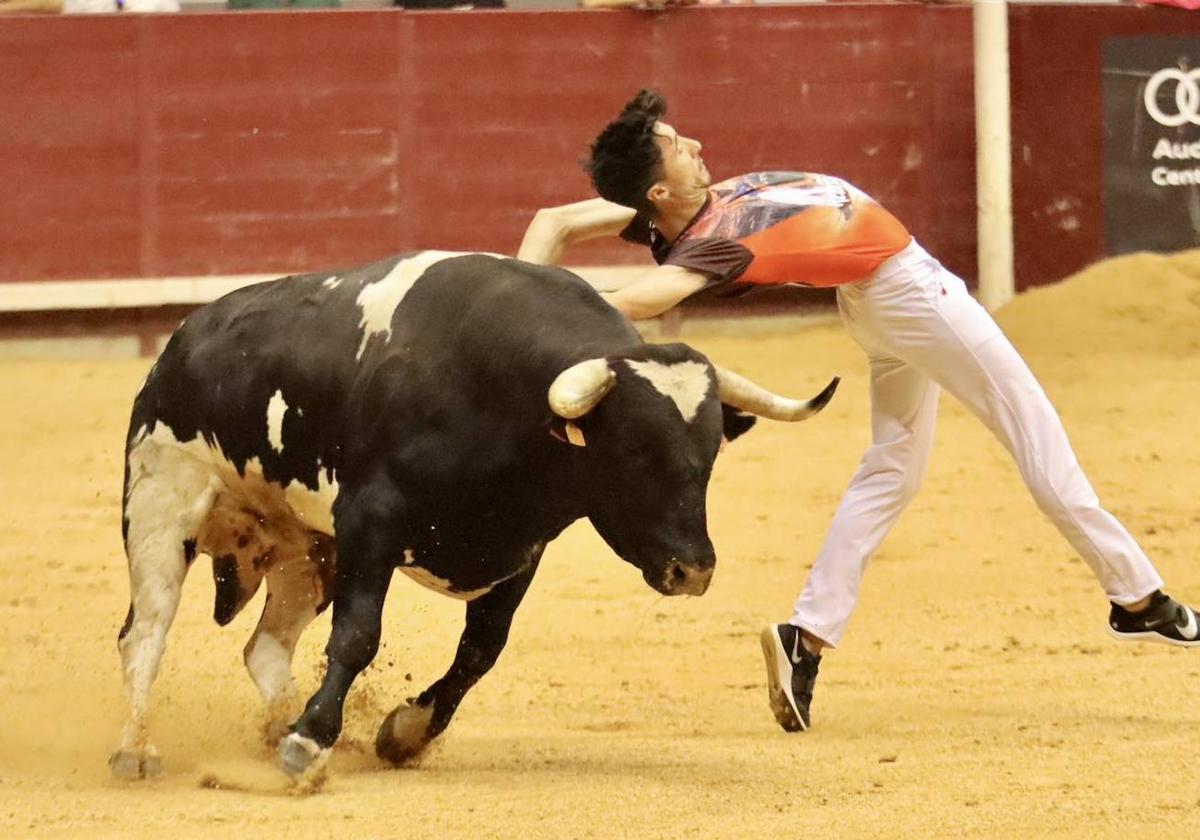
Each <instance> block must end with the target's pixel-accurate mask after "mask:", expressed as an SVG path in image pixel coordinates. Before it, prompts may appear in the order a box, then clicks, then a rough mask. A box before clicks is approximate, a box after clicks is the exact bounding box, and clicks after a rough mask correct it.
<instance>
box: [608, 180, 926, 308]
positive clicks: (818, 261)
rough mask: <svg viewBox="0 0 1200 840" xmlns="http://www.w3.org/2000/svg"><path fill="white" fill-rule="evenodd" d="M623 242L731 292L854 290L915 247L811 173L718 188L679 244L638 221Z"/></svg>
mask: <svg viewBox="0 0 1200 840" xmlns="http://www.w3.org/2000/svg"><path fill="white" fill-rule="evenodd" d="M621 235H622V236H623V237H624V238H625V239H627V240H629V241H631V242H638V243H640V244H643V245H649V246H650V249H651V252H652V253H653V254H654V259H655V261H656V262H658V264H659V265H677V266H680V267H682V268H687V269H690V270H692V271H696V272H699V273H702V274H705V275H707V276H708V277H709V278H710V282H709V284H708V286H707V287H706V288H713V287H718V286H720V287H725V288H723V289H722V292H727V293H737V292H741V291H748V290H749V289H750V288H751V287H753V286H776V285H784V284H798V285H802V286H817V287H828V286H840V285H841V284H843V283H853V282H855V281H856V280H862V279H864V278H866V277H869V276H870V275H871V274H872V273H873V272H874V271H875V269H877V268H879V266H880V265H882V264H883V262H884V261H885V260H887V259H888V258H889V257H892V256H894V255H895V254H898V253H899V252H900V251H902V250H904V248H905V247H907V245H908V244H909V243H910V242H911V241H912V235H911V234H910V233H909V232H908V231H907V230H906V229H905V227H904V226H903V225H902V224H900V222H899V221H897V220H896V217H895V216H893V215H892V214H891V213H889V212H888V211H887V210H885V209H883V207H881V206H880V205H879V204H877V203H876V202H875V201H874V200H872V199H871V197H870V196H868V195H867V194H866V193H864V192H863V191H862V190H859V189H858V188H856V187H854V186H852V185H851V184H849V183H847V182H846V181H843V180H841V179H840V178H834V177H832V176H829V175H817V174H813V173H807V172H753V173H751V174H749V175H741V176H739V177H737V178H730V179H729V180H727V181H722V182H720V183H719V184H714V185H713V186H711V187H709V190H708V199H707V200H706V201H705V204H704V206H703V207H702V208H701V209H700V212H698V213H697V214H696V216H695V217H694V218H693V219H692V220H691V222H689V223H688V226H687V227H686V228H684V230H683V232H682V233H680V234H679V236H678V237H676V238H675V241H674V242H668V241H667V240H666V238H665V237H663V235H662V234H661V233H659V232H658V230H656V229H655V228H654V227H653V226H652V225H650V223H649V222H648V220H646V219H645V218H644V217H642V216H641V215H639V216H638V217H636V218H635V219H634V220H633V222H631V223H630V225H629V227H627V228H626V229H625V231H624V232H623V233H622V234H621Z"/></svg>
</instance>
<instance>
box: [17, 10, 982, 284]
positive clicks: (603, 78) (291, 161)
mask: <svg viewBox="0 0 1200 840" xmlns="http://www.w3.org/2000/svg"><path fill="white" fill-rule="evenodd" d="M970 33H971V12H970V9H969V8H965V7H939V6H925V5H920V4H888V5H833V6H824V5H821V6H794V7H760V8H747V7H740V8H707V9H699V8H693V9H676V10H672V11H670V12H668V13H663V14H653V13H639V12H631V11H620V12H575V11H566V12H538V13H521V12H475V13H433V12H430V13H404V12H393V11H379V12H306V13H295V14H293V13H286V12H281V13H251V12H243V13H235V14H211V15H177V16H111V17H87V18H71V17H66V18H54V19H44V18H20V19H17V18H9V19H3V20H0V120H2V122H0V138H2V141H3V142H2V143H0V145H2V147H3V150H4V152H3V154H0V184H3V190H2V191H0V280H30V279H38V278H77V277H136V276H164V275H181V274H222V273H240V272H275V271H279V272H282V271H288V270H298V269H316V268H320V267H329V266H336V265H344V264H352V263H357V262H363V261H366V260H370V259H373V258H375V257H379V256H382V255H385V254H388V253H393V252H396V251H400V250H403V249H407V248H413V247H437V248H448V249H488V250H495V251H501V252H513V251H514V250H515V249H516V247H517V245H518V244H519V242H520V238H521V235H522V233H523V231H524V228H525V225H526V224H527V223H528V221H529V219H530V217H531V216H532V214H533V212H534V210H535V209H536V208H538V207H540V206H544V205H548V204H554V203H563V202H567V201H573V200H577V199H579V198H585V197H588V195H589V190H588V185H587V182H586V180H585V178H584V176H583V175H582V173H581V172H580V170H579V168H578V165H577V161H578V159H579V158H580V156H581V155H582V154H583V152H584V150H585V147H586V144H587V142H588V141H589V140H590V139H591V138H592V136H593V135H594V133H595V132H596V131H597V130H598V129H599V128H600V127H601V126H602V125H603V123H604V122H605V121H606V119H607V118H608V117H609V116H610V115H611V114H612V113H614V112H615V110H616V109H617V108H619V106H620V105H621V103H622V102H623V101H624V99H625V98H626V97H628V96H629V95H631V94H632V93H633V92H634V91H636V90H637V88H638V87H640V86H642V85H653V86H656V87H658V88H660V89H661V90H663V91H664V92H665V93H667V94H668V96H669V97H670V98H671V101H672V107H673V111H672V115H671V119H672V121H673V122H674V123H675V124H676V125H677V126H678V127H679V128H680V129H681V130H683V131H684V132H685V133H689V134H691V135H692V136H697V137H699V138H700V139H701V140H702V141H703V142H704V144H705V148H706V151H705V158H706V160H707V161H708V164H709V167H710V169H711V170H712V171H713V174H714V176H716V177H718V178H719V177H723V176H728V175H734V174H737V173H740V172H744V171H749V170H753V169H766V168H777V169H778V168H793V169H813V170H816V171H825V172H831V173H835V174H840V175H844V176H846V177H848V178H849V179H850V180H852V181H854V182H856V183H857V184H859V186H861V187H862V188H864V189H865V190H867V191H868V192H870V193H872V194H873V195H875V196H876V197H877V198H878V199H879V200H881V201H883V202H884V203H885V204H887V205H888V206H889V207H891V208H892V209H893V210H894V211H895V212H896V213H897V214H898V215H899V216H900V217H901V218H903V219H904V220H905V221H906V222H907V223H908V225H909V226H910V227H911V228H912V230H913V231H914V232H915V233H916V234H917V235H918V236H919V237H921V238H922V239H923V240H924V241H925V242H926V243H927V244H929V245H930V246H931V247H932V248H933V249H935V250H936V251H937V252H938V253H939V254H940V255H941V256H942V258H943V260H944V261H945V262H946V263H948V264H949V265H950V266H951V267H953V268H955V269H956V270H958V271H960V272H963V273H964V274H966V275H968V276H973V275H974V268H975V265H974V264H975V245H974V242H975V210H974V134H973V131H974V130H973V96H972V74H971V47H970ZM644 259H645V255H644V254H642V253H641V251H640V250H638V249H633V248H632V247H631V246H625V245H622V244H613V243H608V244H605V245H602V246H600V245H591V246H589V247H588V248H587V249H586V250H584V249H581V251H580V252H578V253H576V254H574V255H573V259H572V262H575V263H577V264H578V263H588V262H591V263H600V262H632V261H640V260H644Z"/></svg>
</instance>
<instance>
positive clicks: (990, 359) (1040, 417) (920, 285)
mask: <svg viewBox="0 0 1200 840" xmlns="http://www.w3.org/2000/svg"><path fill="white" fill-rule="evenodd" d="M665 114H666V102H665V101H664V100H663V98H662V97H661V96H659V95H657V94H655V93H653V92H651V91H642V92H640V93H639V94H638V95H637V96H636V97H635V98H634V99H633V100H631V101H630V102H629V103H628V104H627V105H626V106H625V108H624V109H623V110H622V111H621V113H620V115H619V116H618V117H617V118H616V119H615V120H613V121H612V122H611V123H610V124H609V125H608V126H607V127H606V128H605V129H604V131H603V132H601V134H600V136H599V137H598V138H597V139H596V141H595V143H594V144H593V145H592V150H591V151H592V156H591V160H590V162H589V164H588V168H589V171H590V174H591V177H592V183H593V184H594V186H595V188H596V191H597V192H598V193H599V194H600V195H601V196H602V198H600V199H593V200H591V201H583V202H579V203H577V204H571V205H567V206H565V207H558V208H548V209H546V210H542V211H539V212H538V214H537V215H536V217H535V218H534V221H533V223H532V224H531V225H530V227H529V230H528V231H527V233H526V235H525V239H524V241H523V242H522V244H521V250H520V254H519V256H520V257H521V258H522V259H525V260H529V261H531V262H555V261H557V260H558V258H559V256H560V255H561V253H562V251H563V249H564V248H565V247H566V246H567V245H568V244H570V243H572V242H577V241H581V240H584V239H589V238H592V237H596V236H603V235H616V234H620V235H621V236H622V237H624V238H626V239H629V240H632V241H635V242H641V243H644V244H647V245H649V246H650V248H651V250H652V252H653V254H654V258H655V260H656V262H657V263H658V264H659V267H658V268H654V269H650V270H648V271H647V273H646V274H645V275H644V276H643V277H641V278H639V279H638V280H637V281H635V282H634V283H632V284H630V285H629V286H627V287H625V288H623V289H621V290H619V291H616V292H612V293H610V294H608V295H606V298H607V300H608V301H609V302H610V303H611V304H612V305H613V306H614V307H616V308H617V309H619V310H620V311H621V312H623V313H624V314H625V315H626V316H627V317H629V318H631V319H638V318H651V317H654V316H655V315H658V314H660V313H662V312H664V311H666V310H668V309H670V308H671V307H673V306H674V305H675V304H677V303H679V302H680V301H682V300H684V299H686V298H688V297H691V296H692V295H694V294H696V293H698V292H701V291H704V290H706V289H715V290H717V292H723V291H724V292H737V291H742V290H745V289H749V288H752V287H753V286H757V285H762V286H770V285H777V284H784V283H794V284H800V285H806V286H815V287H830V286H833V287H836V289H837V300H838V308H839V310H840V312H841V316H842V320H843V322H844V323H845V325H846V327H847V329H848V330H849V332H850V335H851V336H852V337H853V338H854V340H855V341H856V342H857V343H858V344H859V345H860V346H861V347H862V348H863V350H864V352H865V353H866V354H867V359H868V362H869V365H870V383H871V384H870V388H871V431H872V445H871V447H870V448H869V449H868V450H867V453H866V455H865V456H864V457H863V460H862V463H861V465H860V466H859V468H858V471H857V472H856V473H855V475H854V477H853V479H852V480H851V482H850V486H849V488H848V489H847V490H846V492H845V495H844V496H843V497H842V500H841V502H840V504H839V505H838V508H837V511H836V513H835V514H834V517H833V522H832V525H831V526H830V529H829V533H828V535H827V536H826V539H825V543H824V545H823V547H822V548H821V550H820V552H819V554H818V555H817V559H816V562H815V563H814V565H813V569H812V573H811V574H810V576H809V579H808V582H807V584H806V585H805V588H804V591H803V593H802V594H801V595H800V598H799V600H798V601H797V603H796V610H795V614H794V615H793V616H792V618H791V619H790V621H788V622H787V623H786V624H773V625H770V626H768V627H766V628H765V629H764V630H763V632H762V643H763V653H764V655H765V657H766V661H767V675H768V681H769V684H770V697H771V706H772V709H773V711H774V713H775V717H776V719H777V720H778V721H779V724H780V725H781V726H782V727H783V728H784V729H785V730H788V731H789V732H791V731H798V730H806V729H808V728H809V725H810V716H809V707H810V704H811V702H812V691H813V685H814V683H815V681H816V676H817V667H818V665H819V664H820V661H821V651H822V649H823V648H824V647H833V646H836V645H837V643H838V642H839V641H840V640H841V638H842V634H843V632H844V630H845V628H846V624H847V622H848V620H849V618H850V613H851V611H852V610H853V608H854V604H855V601H856V600H857V598H858V589H859V583H860V581H861V579H862V574H863V571H864V569H865V567H866V564H867V560H868V559H869V558H870V557H871V555H872V553H873V552H874V551H875V549H876V548H878V546H879V544H880V543H881V542H882V541H883V538H884V536H885V535H886V534H887V533H888V531H889V530H890V529H891V527H892V526H893V525H894V524H895V522H896V520H897V519H898V518H899V516H900V513H901V511H902V510H903V509H904V507H905V506H906V505H907V504H908V502H909V501H911V499H912V498H913V496H914V495H915V494H916V491H917V488H918V486H919V485H920V483H921V479H922V477H923V475H924V472H925V466H926V463H927V462H928V458H929V452H930V448H931V445H932V442H933V429H934V421H935V419H936V415H937V401H938V395H939V394H940V392H941V390H942V389H943V388H945V389H946V390H947V391H949V392H950V393H951V394H953V395H954V396H955V397H957V398H958V399H959V400H960V401H962V402H963V404H964V405H966V407H967V408H968V409H970V411H971V412H972V413H973V414H974V415H975V416H976V417H978V418H979V419H980V420H982V421H983V422H984V424H986V425H987V427H988V428H989V429H991V431H992V432H993V433H994V434H995V435H996V437H997V438H999V440H1000V442H1001V443H1003V444H1004V446H1005V448H1007V449H1008V451H1009V452H1010V453H1012V455H1013V458H1014V460H1015V461H1016V462H1017V466H1018V468H1019V469H1020V472H1021V477H1022V478H1023V479H1024V481H1025V484H1026V486H1027V487H1028V488H1029V491H1030V493H1031V494H1032V495H1033V497H1034V499H1035V500H1036V501H1037V503H1038V506H1039V507H1040V508H1041V509H1042V511H1043V512H1044V513H1045V514H1046V516H1047V517H1048V518H1049V519H1050V521H1051V522H1053V523H1054V525H1055V526H1056V527H1057V528H1058V530H1059V531H1060V532H1061V533H1062V534H1063V536H1064V537H1066V538H1067V540H1068V541H1069V542H1070V543H1071V545H1072V546H1073V547H1074V548H1075V550H1076V551H1077V552H1078V553H1079V554H1080V555H1081V556H1082V557H1083V558H1084V559H1085V560H1086V561H1087V563H1088V565H1089V566H1090V567H1091V569H1092V572H1093V573H1094V574H1095V575H1096V578H1097V579H1098V581H1099V582H1100V584H1101V586H1102V587H1103V588H1104V591H1105V594H1106V595H1107V597H1108V599H1109V601H1110V602H1111V610H1110V613H1109V632H1110V634H1111V635H1113V636H1114V637H1116V638H1118V639H1123V640H1138V639H1144V640H1152V641H1158V642H1165V643H1167V644H1173V645H1181V646H1187V647H1190V646H1195V645H1200V629H1198V627H1197V622H1198V618H1197V614H1196V611H1195V610H1193V609H1192V608H1191V607H1188V606H1185V605H1183V604H1180V603H1178V602H1177V601H1175V600H1173V599H1171V598H1170V597H1168V596H1167V595H1166V594H1164V593H1163V592H1162V591H1161V587H1162V585H1163V582H1162V578H1161V577H1159V575H1158V572H1157V571H1156V570H1155V569H1154V566H1153V565H1151V563H1150V561H1149V560H1148V559H1147V558H1146V556H1145V554H1144V553H1143V552H1142V550H1141V548H1140V547H1139V546H1138V544H1137V543H1136V542H1135V541H1134V539H1133V537H1131V536H1130V535H1129V533H1128V532H1127V531H1126V530H1125V528H1124V527H1122V525H1121V524H1120V523H1119V522H1118V521H1117V520H1116V519H1115V518H1113V516H1112V515H1111V514H1109V513H1108V512H1107V511H1105V510H1104V509H1103V508H1102V507H1101V506H1100V503H1099V500H1098V499H1097V497H1096V494H1095V492H1094V491H1093V489H1092V487H1091V485H1090V484H1089V483H1088V480H1087V478H1086V477H1085V476H1084V474H1083V471H1082V470H1081V469H1080V467H1079V464H1078V462H1077V461H1076V459H1075V455H1074V453H1073V452H1072V450H1071V446H1070V443H1069V441H1068V440H1067V435H1066V432H1065V431H1064V430H1063V427H1062V423H1061V422H1060V420H1059V418H1058V416H1057V414H1056V413H1055V411H1054V407H1053V406H1052V405H1051V404H1050V401H1049V400H1048V399H1047V398H1046V395H1045V394H1044V393H1043V391H1042V389H1041V386H1040V385H1039V384H1038V382H1037V380H1036V379H1035V378H1034V377H1033V374H1032V373H1031V372H1030V371H1029V369H1028V367H1027V366H1026V365H1025V363H1024V361H1023V360H1022V359H1021V357H1020V356H1019V355H1018V354H1017V352H1016V350H1014V349H1013V347H1012V345H1011V344H1010V343H1009V341H1008V339H1007V338H1005V336H1004V335H1003V333H1001V331H1000V328H999V327H998V326H997V325H996V323H995V322H994V321H993V320H992V319H991V317H990V316H989V315H988V314H987V312H986V311H985V310H984V309H983V308H982V307H981V306H980V305H979V304H978V303H976V302H975V300H974V299H973V298H972V297H971V296H970V294H968V292H967V289H966V286H965V285H964V284H963V281H962V280H960V279H959V278H958V277H956V276H954V275H953V274H951V273H950V272H949V271H947V270H946V269H945V268H944V267H943V266H942V265H941V264H940V263H939V262H937V260H935V259H934V258H933V257H931V256H930V255H929V254H928V253H926V251H925V250H924V249H923V248H922V247H921V246H920V245H919V244H918V243H917V242H916V241H915V240H914V239H913V238H912V236H911V235H910V234H909V233H908V231H907V230H905V228H904V226H903V225H902V224H901V223H900V222H899V221H898V220H897V219H896V218H895V217H894V216H892V215H891V214H890V213H888V212H887V210H885V209H884V208H883V207H881V206H880V205H878V204H877V203H875V202H874V201H873V200H872V199H871V198H870V197H868V196H867V195H866V194H865V193H863V192H861V191H860V190H858V189H856V188H855V187H853V186H851V185H850V184H848V183H846V182H845V181H842V180H840V179H838V178H832V177H829V176H825V175H816V174H809V173H797V172H758V173H752V174H749V175H743V176H741V177H738V178H731V179H729V180H727V181H722V182H721V183H718V184H712V183H711V180H712V179H711V178H710V177H709V174H708V169H707V168H706V167H705V165H704V161H703V159H702V158H701V157H700V149H701V146H700V143H698V142H697V141H695V140H691V139H689V138H686V137H683V136H680V135H679V133H678V132H677V131H675V129H674V128H672V127H671V126H670V125H668V124H667V123H665V122H663V117H664V116H665Z"/></svg>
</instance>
